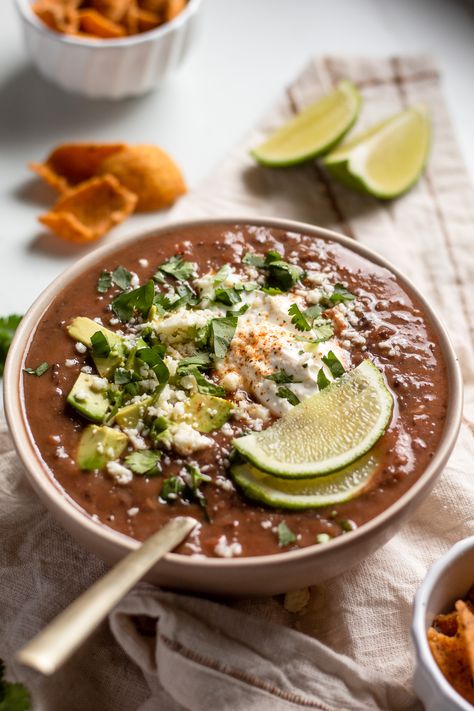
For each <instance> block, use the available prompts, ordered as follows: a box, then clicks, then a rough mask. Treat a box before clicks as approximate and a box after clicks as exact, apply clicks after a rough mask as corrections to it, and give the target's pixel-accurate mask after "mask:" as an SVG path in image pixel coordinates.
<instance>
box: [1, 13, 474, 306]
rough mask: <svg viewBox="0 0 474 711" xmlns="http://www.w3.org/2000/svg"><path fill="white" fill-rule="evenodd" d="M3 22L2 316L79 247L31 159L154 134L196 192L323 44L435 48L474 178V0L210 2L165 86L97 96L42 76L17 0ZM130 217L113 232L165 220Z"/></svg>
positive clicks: (333, 47) (341, 48)
mask: <svg viewBox="0 0 474 711" xmlns="http://www.w3.org/2000/svg"><path fill="white" fill-rule="evenodd" d="M1 5H2V10H3V14H2V18H1V22H0V216H1V231H0V315H5V314H8V313H10V312H17V313H22V312H23V311H24V310H25V309H26V308H27V307H28V306H29V304H30V303H31V301H32V300H33V299H34V297H35V296H36V295H37V294H38V293H39V292H40V291H41V290H42V289H43V288H44V287H45V286H46V285H47V284H48V283H49V282H50V281H51V280H52V279H53V278H54V277H55V276H56V275H57V274H58V273H59V272H60V271H62V270H63V269H64V268H65V267H66V266H67V265H68V264H69V263H70V262H71V261H73V260H74V259H77V256H78V255H79V254H81V253H82V252H81V251H79V250H78V249H77V248H76V247H73V246H72V245H68V244H67V243H63V242H61V241H60V240H58V239H57V238H55V237H53V236H50V235H47V234H46V233H45V232H44V231H43V230H42V229H41V226H40V225H39V224H38V223H37V221H36V218H37V216H38V214H40V212H43V211H45V209H47V207H48V204H49V201H50V198H51V194H50V193H48V190H47V188H46V187H45V188H43V187H41V186H40V185H39V184H38V183H37V182H34V181H33V180H32V179H31V178H30V175H29V173H28V171H27V168H26V165H27V163H28V162H29V161H32V160H40V159H42V158H43V157H45V156H46V155H47V154H48V152H49V151H50V149H51V148H52V147H53V146H55V145H56V144H58V143H61V142H64V141H76V140H77V141H79V140H87V139H90V140H99V141H100V140H104V141H113V140H125V141H129V142H132V143H146V142H149V143H156V144H158V145H160V146H162V147H163V148H165V149H166V150H167V151H169V152H170V153H171V155H172V156H174V158H175V159H176V160H177V161H178V163H179V164H180V166H181V167H182V169H183V171H184V173H185V175H186V178H187V181H188V184H189V186H190V189H192V188H193V186H195V185H196V184H197V183H198V182H199V180H200V179H201V178H203V177H204V176H205V175H206V173H207V172H208V171H209V170H210V169H211V168H212V167H213V166H214V165H216V164H217V163H218V162H219V160H220V159H222V158H223V157H224V156H225V154H226V152H227V151H228V150H229V149H230V148H231V147H232V145H233V144H234V143H235V142H236V141H237V140H238V139H239V138H240V137H241V136H242V135H243V134H244V133H245V132H246V130H247V129H248V128H249V127H251V126H252V124H254V123H255V121H256V120H257V119H258V117H259V116H260V115H261V114H262V113H263V112H264V111H265V109H266V108H267V107H268V106H269V105H271V103H272V101H273V100H274V99H275V98H276V97H277V96H278V94H279V92H280V91H281V89H282V88H283V87H284V86H285V84H287V83H288V82H289V81H290V80H291V79H292V78H293V77H294V76H295V75H296V74H297V73H298V71H299V70H300V68H301V67H302V66H303V65H304V64H305V63H306V62H307V61H308V59H309V58H310V57H311V56H312V55H313V54H316V53H344V54H350V53H354V54H371V55H377V54H383V55H386V54H394V53H403V52H412V53H419V52H428V53H430V54H433V55H434V56H435V57H436V59H437V61H438V63H439V65H440V67H441V69H442V71H443V75H444V87H445V94H446V97H447V100H448V104H449V108H450V110H451V115H452V119H453V122H454V125H455V128H456V131H457V135H458V138H459V142H460V145H461V148H462V150H463V152H464V156H465V160H466V163H467V166H468V168H469V171H470V173H471V176H474V142H473V141H472V117H473V115H474V92H473V91H472V74H473V70H474V41H473V38H474V35H473V24H474V22H473V18H474V3H471V2H470V0H205V2H204V5H203V8H202V14H203V18H202V20H203V22H202V28H201V34H200V37H199V39H198V41H197V43H196V46H195V47H194V51H193V53H192V55H191V56H190V57H189V60H188V61H187V62H186V64H185V65H184V66H183V67H182V68H181V69H180V70H179V72H178V73H177V74H176V75H175V76H174V77H173V78H172V79H171V80H170V81H169V82H168V83H167V85H166V86H163V87H162V88H161V89H160V90H159V91H156V92H155V93H153V94H150V95H148V96H145V97H143V98H140V99H133V100H126V101H122V102H119V103H114V102H111V103H109V102H102V101H88V100H85V99H82V98H80V97H75V96H72V95H68V94H66V93H63V92H61V91H60V90H59V89H56V88H55V87H53V86H50V85H49V84H47V83H46V82H44V81H43V80H42V79H41V78H40V77H39V76H38V75H37V74H36V73H35V71H34V70H33V68H32V67H31V66H30V65H29V63H28V60H27V58H26V56H25V52H24V48H23V43H22V37H21V33H20V27H19V22H18V20H17V17H16V15H15V10H14V7H13V0H2V2H1ZM165 218H166V213H164V214H151V215H146V216H143V215H142V216H133V217H132V218H131V219H129V220H128V221H127V222H126V223H124V224H123V225H121V226H120V227H119V228H118V229H116V230H115V231H114V233H113V235H111V236H110V237H107V238H106V239H116V238H117V237H120V235H124V234H128V233H130V232H132V231H134V232H135V231H138V230H140V229H141V228H142V227H150V226H153V225H156V224H159V223H160V222H161V221H163V219H165Z"/></svg>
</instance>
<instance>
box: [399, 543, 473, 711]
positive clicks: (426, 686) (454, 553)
mask: <svg viewBox="0 0 474 711" xmlns="http://www.w3.org/2000/svg"><path fill="white" fill-rule="evenodd" d="M473 583H474V536H471V537H470V538H465V539H464V540H463V541H459V543H456V545H454V546H453V547H452V548H451V549H450V550H449V551H448V553H446V554H445V555H444V556H443V557H442V558H440V559H439V560H438V561H437V563H435V564H434V565H433V567H432V568H430V570H429V571H428V574H427V576H426V578H425V579H424V581H423V582H422V584H421V586H420V588H419V589H418V592H417V593H416V596H415V604H414V609H413V620H412V628H411V632H412V638H413V642H414V645H415V650H416V657H417V666H416V672H415V677H414V686H415V691H416V693H417V695H418V696H419V698H420V699H421V701H422V702H423V703H424V705H425V707H426V709H427V711H472V704H470V703H469V702H468V701H465V700H464V699H463V698H462V696H460V695H459V694H458V692H457V691H456V690H455V689H454V688H453V687H452V686H451V684H450V683H449V681H448V680H447V679H446V678H445V677H444V675H443V673H442V672H441V670H440V668H439V667H438V665H437V664H436V661H435V659H434V657H433V655H432V653H431V650H430V647H429V644H428V638H427V636H426V635H427V631H428V628H429V627H431V625H432V623H433V619H434V617H435V616H436V615H438V614H440V613H444V612H449V611H450V610H452V609H453V608H454V603H455V602H456V600H460V599H462V598H464V597H465V595H466V593H467V591H468V590H469V588H470V587H471V585H472V584H473Z"/></svg>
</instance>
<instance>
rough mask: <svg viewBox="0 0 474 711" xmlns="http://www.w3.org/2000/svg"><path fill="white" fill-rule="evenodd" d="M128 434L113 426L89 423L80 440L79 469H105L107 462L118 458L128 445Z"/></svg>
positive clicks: (77, 460)
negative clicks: (99, 425) (98, 425)
mask: <svg viewBox="0 0 474 711" xmlns="http://www.w3.org/2000/svg"><path fill="white" fill-rule="evenodd" d="M127 441H128V440H127V436H126V435H124V434H123V432H120V430H114V429H112V427H106V426H103V427H97V425H89V426H88V427H86V428H85V430H84V431H83V433H82V435H81V439H80V440H79V446H78V448H77V456H76V462H77V466H78V467H79V469H83V470H85V471H92V470H93V469H103V468H104V467H105V465H106V464H107V462H112V461H113V460H114V459H118V458H119V457H120V455H121V454H123V452H124V451H125V449H126V447H127Z"/></svg>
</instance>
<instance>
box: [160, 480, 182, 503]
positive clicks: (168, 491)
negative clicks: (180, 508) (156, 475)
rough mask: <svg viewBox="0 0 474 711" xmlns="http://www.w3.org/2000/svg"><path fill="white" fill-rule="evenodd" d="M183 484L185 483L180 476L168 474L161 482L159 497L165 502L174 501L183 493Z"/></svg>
mask: <svg viewBox="0 0 474 711" xmlns="http://www.w3.org/2000/svg"><path fill="white" fill-rule="evenodd" d="M185 486H186V484H185V483H184V481H183V480H182V479H181V477H180V476H178V475H176V476H170V477H169V478H168V479H165V480H164V482H163V486H162V487H161V491H160V499H163V500H164V501H166V503H167V504H171V503H172V502H173V501H176V499H177V498H178V496H179V495H180V494H182V493H183V491H184V488H185Z"/></svg>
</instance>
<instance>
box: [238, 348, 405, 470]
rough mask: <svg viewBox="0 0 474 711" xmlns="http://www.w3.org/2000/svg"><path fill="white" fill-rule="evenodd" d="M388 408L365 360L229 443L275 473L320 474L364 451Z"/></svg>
mask: <svg viewBox="0 0 474 711" xmlns="http://www.w3.org/2000/svg"><path fill="white" fill-rule="evenodd" d="M392 408H393V399H392V396H391V394H390V392H389V391H388V389H387V387H386V385H385V381H384V378H383V375H382V373H381V372H380V371H379V370H378V369H377V368H376V367H375V365H374V364H373V363H372V362H371V361H370V360H364V361H363V362H362V363H361V364H360V365H358V366H357V368H354V370H352V371H350V372H349V373H347V374H346V375H343V376H342V377H341V378H338V379H337V380H335V381H334V382H333V383H331V385H329V386H328V387H326V388H324V390H321V391H320V392H318V393H316V394H315V395H312V396H311V397H309V398H308V399H307V400H305V401H304V402H302V403H300V404H299V405H296V406H295V407H293V409H292V410H290V412H287V413H286V414H285V415H283V416H282V417H281V418H280V419H279V420H277V422H275V424H273V425H271V426H270V427H268V428H267V429H266V430H264V431H263V432H254V433H252V434H249V435H246V436H244V437H239V438H238V439H234V441H233V445H234V447H235V448H236V449H237V451H238V452H239V453H240V454H241V455H243V456H244V457H245V458H246V459H247V460H249V461H250V462H251V463H252V464H254V465H255V466H256V467H258V468H259V469H261V470H263V471H264V472H269V473H271V474H274V475H275V476H277V477H283V478H290V479H291V478H295V479H303V478H309V477H314V476H322V475H324V474H329V473H330V472H334V471H337V470H339V469H343V468H344V467H347V466H349V464H351V463H352V462H354V461H356V460H357V459H359V457H361V456H362V455H363V454H365V453H366V452H368V451H369V449H371V447H373V445H374V444H375V442H376V441H377V440H378V439H379V438H380V437H381V436H382V434H383V433H384V431H385V429H386V427H387V425H388V423H389V422H390V419H391V415H392Z"/></svg>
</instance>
